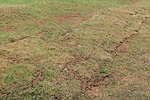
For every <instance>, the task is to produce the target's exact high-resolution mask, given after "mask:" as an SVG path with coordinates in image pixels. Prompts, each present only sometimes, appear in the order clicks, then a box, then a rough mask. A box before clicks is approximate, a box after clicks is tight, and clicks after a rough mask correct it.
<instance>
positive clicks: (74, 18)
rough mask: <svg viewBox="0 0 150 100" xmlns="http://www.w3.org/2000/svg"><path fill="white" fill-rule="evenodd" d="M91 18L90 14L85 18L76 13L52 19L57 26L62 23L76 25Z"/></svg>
mask: <svg viewBox="0 0 150 100" xmlns="http://www.w3.org/2000/svg"><path fill="white" fill-rule="evenodd" d="M92 16H93V15H92V13H91V14H89V15H87V16H85V17H81V14H80V13H77V14H67V15H66V16H58V17H54V19H55V23H57V24H60V23H62V22H65V23H73V24H77V23H79V22H82V21H85V20H87V19H89V18H91V17H92Z"/></svg>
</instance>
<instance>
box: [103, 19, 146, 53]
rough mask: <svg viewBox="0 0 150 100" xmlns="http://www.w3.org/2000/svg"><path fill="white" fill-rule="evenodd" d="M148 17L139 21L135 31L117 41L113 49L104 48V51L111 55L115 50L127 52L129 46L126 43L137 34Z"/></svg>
mask: <svg viewBox="0 0 150 100" xmlns="http://www.w3.org/2000/svg"><path fill="white" fill-rule="evenodd" d="M148 18H149V17H145V20H144V21H142V22H141V23H140V25H139V27H138V29H136V30H135V33H133V34H131V35H129V36H127V37H124V38H123V40H122V41H120V42H119V43H117V44H116V45H115V46H114V50H113V51H110V50H106V49H105V51H106V52H108V53H110V54H113V55H116V53H117V52H128V50H129V49H130V46H129V45H128V44H127V43H128V42H130V41H131V40H132V39H133V38H135V37H137V35H139V31H140V29H141V26H142V24H143V23H145V22H147V20H148Z"/></svg>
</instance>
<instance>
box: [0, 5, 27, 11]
mask: <svg viewBox="0 0 150 100" xmlns="http://www.w3.org/2000/svg"><path fill="white" fill-rule="evenodd" d="M20 7H27V5H25V4H24V5H5V6H4V5H3V6H0V10H3V9H13V8H20Z"/></svg>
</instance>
